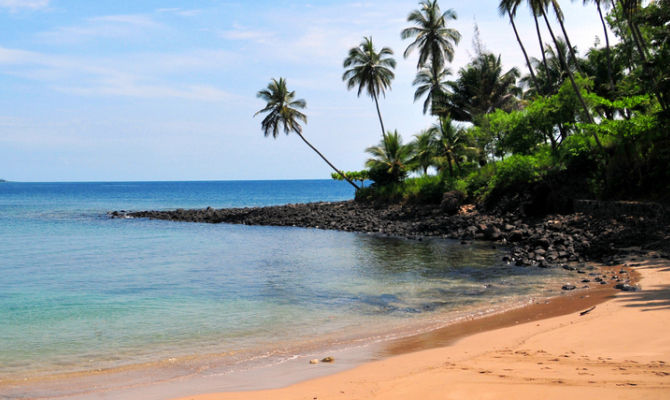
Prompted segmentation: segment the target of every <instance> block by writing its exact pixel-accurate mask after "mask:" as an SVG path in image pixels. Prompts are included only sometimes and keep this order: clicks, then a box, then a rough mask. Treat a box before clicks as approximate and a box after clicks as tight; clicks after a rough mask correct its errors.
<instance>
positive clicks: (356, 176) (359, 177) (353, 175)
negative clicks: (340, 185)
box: [330, 169, 370, 184]
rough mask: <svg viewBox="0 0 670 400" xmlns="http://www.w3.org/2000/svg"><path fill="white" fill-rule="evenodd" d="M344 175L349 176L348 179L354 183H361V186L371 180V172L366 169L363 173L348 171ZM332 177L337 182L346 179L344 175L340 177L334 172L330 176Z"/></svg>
mask: <svg viewBox="0 0 670 400" xmlns="http://www.w3.org/2000/svg"><path fill="white" fill-rule="evenodd" d="M344 175H346V176H347V178H349V179H351V180H352V181H358V182H361V184H362V183H363V182H365V181H367V180H368V179H370V172H369V171H368V170H366V169H364V170H362V171H346V172H344ZM330 177H331V178H332V179H334V180H336V181H343V180H344V178H343V177H342V175H340V174H339V173H338V172H333V173H331V174H330Z"/></svg>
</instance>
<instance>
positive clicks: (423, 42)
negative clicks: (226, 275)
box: [259, 0, 670, 209]
mask: <svg viewBox="0 0 670 400" xmlns="http://www.w3.org/2000/svg"><path fill="white" fill-rule="evenodd" d="M560 3H561V2H559V1H558V0H527V1H522V0H500V1H499V4H498V11H499V13H500V16H501V17H503V18H505V19H506V20H507V21H508V22H509V24H510V26H511V29H512V30H513V31H514V34H515V37H516V40H517V43H518V45H519V47H520V48H521V50H522V53H523V55H524V60H525V68H524V71H523V72H522V71H520V70H518V69H516V68H512V69H505V68H504V67H503V60H502V56H501V55H500V54H496V53H495V52H491V51H488V50H486V49H485V48H484V46H483V45H482V44H481V42H479V41H478V39H477V40H476V41H475V52H474V55H473V56H472V57H471V60H470V62H469V63H468V64H467V65H466V66H464V67H462V68H460V69H458V71H457V72H456V74H455V75H453V76H452V72H451V69H450V68H449V63H450V62H451V61H452V60H453V57H454V53H455V51H456V47H457V46H458V44H459V41H460V37H461V35H460V33H459V32H458V31H457V30H455V29H453V28H451V27H449V24H450V23H451V22H452V21H454V20H455V19H456V18H457V17H456V12H455V11H454V10H452V9H449V10H446V11H444V12H443V11H442V10H441V9H440V6H439V4H438V1H437V0H422V1H421V2H420V3H419V8H418V9H416V10H413V11H411V12H410V13H409V15H408V17H407V22H408V24H409V25H410V26H409V27H407V28H406V29H404V30H402V32H401V38H402V39H407V40H411V43H410V44H409V45H408V47H407V48H406V49H405V51H404V56H405V57H409V56H412V54H414V55H415V56H417V59H418V61H417V66H416V77H415V79H414V86H415V88H416V89H415V94H414V101H419V100H421V107H422V110H423V112H424V114H425V113H428V112H429V113H430V114H431V116H432V117H431V118H434V123H433V124H432V125H431V126H428V127H426V129H424V130H422V131H421V132H418V133H415V134H414V135H413V136H411V137H412V140H411V141H410V142H407V143H404V142H403V140H402V136H401V135H400V133H398V131H397V130H386V129H385V128H384V124H383V121H382V118H381V113H380V112H379V102H378V98H379V96H380V95H383V94H384V93H385V91H386V90H390V85H391V81H392V80H393V78H394V73H393V69H394V67H395V65H396V64H395V60H394V59H393V58H392V55H393V51H392V50H391V49H390V48H388V47H383V48H382V49H381V50H380V51H377V50H376V49H375V47H374V45H373V43H372V40H371V39H370V38H364V40H363V41H362V42H361V43H360V44H359V45H358V46H357V47H354V48H352V49H351V50H350V51H349V54H348V56H347V57H346V58H345V60H344V67H345V72H344V75H343V80H344V81H345V82H346V83H347V87H348V88H349V89H353V88H357V90H358V95H359V96H360V94H361V93H363V92H364V91H365V92H366V94H368V95H369V96H370V97H372V99H373V100H374V102H375V106H376V108H377V114H378V117H379V121H380V125H381V129H382V139H381V141H380V142H379V143H378V144H377V145H374V146H371V147H369V148H367V149H366V152H367V153H368V154H369V155H370V158H369V159H368V160H367V162H366V163H365V167H366V169H365V170H363V171H354V172H350V173H347V174H345V173H343V172H340V171H339V170H337V169H335V168H334V167H333V168H334V169H335V170H336V172H335V173H334V174H333V177H334V178H336V179H350V178H347V175H351V177H352V178H353V179H356V180H357V181H359V182H361V185H360V186H361V188H360V189H359V190H358V191H357V199H360V200H364V201H365V200H367V201H376V202H388V201H405V202H439V201H440V199H441V197H442V193H444V192H446V191H453V190H458V191H461V192H463V194H464V195H466V196H468V197H469V198H470V199H471V200H476V201H481V202H483V203H484V204H489V205H490V204H497V202H499V201H500V199H503V198H506V196H507V197H520V196H521V197H522V196H524V195H526V196H531V197H533V196H534V197H535V198H536V200H537V198H538V197H539V198H541V199H543V201H545V205H547V207H545V209H549V208H551V207H555V206H557V205H560V204H564V203H562V202H561V199H563V198H568V197H573V198H574V197H578V196H584V197H595V198H616V199H654V200H659V201H663V202H670V167H668V166H670V134H669V131H668V122H669V121H670V112H669V111H668V101H669V99H670V29H668V26H670V0H657V1H653V2H649V3H642V2H640V1H636V0H630V1H629V0H617V1H602V0H584V1H583V5H584V6H585V7H588V8H586V9H585V12H591V13H592V14H593V18H594V23H598V24H600V25H602V27H603V37H604V39H605V43H604V44H601V43H600V42H599V41H596V43H594V44H593V46H592V47H591V48H589V49H586V50H585V51H582V52H580V49H578V48H577V47H575V46H574V45H573V44H572V43H571V41H570V32H568V30H567V28H566V25H565V19H566V16H565V15H564V14H563V11H562V9H561V4H560ZM522 6H525V7H522ZM523 9H525V10H526V11H529V12H530V14H531V16H532V17H533V20H534V23H535V27H534V28H535V33H536V34H537V38H527V37H521V36H520V35H519V32H518V30H517V25H516V18H517V15H518V13H519V12H521V11H522V10H523ZM475 29H476V28H475ZM547 39H548V40H547ZM528 40H532V41H535V40H537V41H538V43H539V44H540V54H529V52H528V50H527V49H528V48H529V47H528V46H527V45H528V43H526V41H528ZM281 82H284V81H283V80H281V79H280V81H274V80H273V83H271V85H270V86H268V89H267V90H266V91H262V92H263V94H261V92H259V96H260V97H262V98H263V99H264V100H266V101H268V106H267V107H266V108H264V109H263V110H261V112H268V116H267V117H266V119H265V120H263V123H262V128H263V130H264V131H265V133H266V135H268V134H269V133H270V134H272V135H273V136H275V137H276V135H277V129H278V124H280V123H281V124H283V125H282V126H283V128H284V130H285V132H286V133H288V132H289V131H293V132H296V133H297V134H298V135H299V136H300V137H301V138H303V137H302V132H301V129H299V128H300V125H299V122H300V121H302V122H306V119H305V117H304V114H302V113H300V112H299V111H297V110H298V109H302V108H304V101H302V102H301V101H296V100H294V99H293V92H287V91H286V89H285V88H284V89H281V90H284V92H282V93H283V94H281V95H279V97H276V96H275V95H274V94H273V91H274V90H271V86H272V85H275V86H278V85H279V84H280V83H281ZM284 84H285V82H284ZM277 90H280V88H277ZM289 94H290V96H289ZM281 99H283V100H281ZM284 108H285V111H282V110H284ZM291 110H292V111H291ZM266 120H267V123H266ZM408 136H409V135H408ZM303 140H304V138H303ZM305 142H306V141H305ZM306 143H307V142H306ZM308 145H309V143H308ZM310 147H312V146H311V145H310ZM324 160H325V158H324ZM331 166H332V165H331ZM350 182H351V180H350ZM364 182H368V183H371V184H369V185H367V186H365V185H363V183H364ZM351 183H352V184H353V182H351ZM559 208H560V207H559Z"/></svg>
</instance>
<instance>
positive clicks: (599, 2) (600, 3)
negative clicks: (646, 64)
mask: <svg viewBox="0 0 670 400" xmlns="http://www.w3.org/2000/svg"><path fill="white" fill-rule="evenodd" d="M582 2H583V3H584V4H587V3H595V5H596V9H597V10H598V15H599V16H600V23H601V24H602V26H603V33H604V34H605V48H606V49H607V50H606V51H607V79H608V80H609V84H610V91H613V90H614V77H613V74H612V50H611V49H610V37H609V34H608V33H607V23H606V22H605V17H604V16H603V10H602V9H603V8H609V7H610V5H611V3H609V2H607V1H605V0H582Z"/></svg>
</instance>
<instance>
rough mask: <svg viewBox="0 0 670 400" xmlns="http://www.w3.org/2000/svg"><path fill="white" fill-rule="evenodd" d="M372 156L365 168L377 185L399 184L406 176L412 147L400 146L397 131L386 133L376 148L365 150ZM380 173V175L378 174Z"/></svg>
mask: <svg viewBox="0 0 670 400" xmlns="http://www.w3.org/2000/svg"><path fill="white" fill-rule="evenodd" d="M365 151H366V152H367V153H369V154H370V155H372V158H370V159H368V160H367V161H366V163H365V166H366V167H367V168H369V169H370V171H371V177H372V179H373V180H375V182H378V183H382V184H383V183H394V182H400V181H401V180H402V179H403V178H404V177H405V176H406V175H407V171H408V169H409V164H410V162H411V157H412V152H413V146H412V145H411V144H407V145H405V144H402V138H401V137H400V135H399V134H398V131H397V130H396V131H393V132H388V133H387V134H386V135H384V138H383V139H382V141H381V142H380V143H379V144H378V145H377V146H372V147H368V148H367V149H365ZM378 172H381V175H380V174H378Z"/></svg>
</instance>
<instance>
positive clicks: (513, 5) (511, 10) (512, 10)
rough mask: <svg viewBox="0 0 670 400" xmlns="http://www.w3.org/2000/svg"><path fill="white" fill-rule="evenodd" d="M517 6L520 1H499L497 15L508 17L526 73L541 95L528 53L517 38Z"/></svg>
mask: <svg viewBox="0 0 670 400" xmlns="http://www.w3.org/2000/svg"><path fill="white" fill-rule="evenodd" d="M519 4H521V0H501V1H500V4H499V5H498V13H499V14H500V15H501V16H503V15H505V14H506V15H507V16H508V17H509V23H510V24H512V29H514V36H516V41H517V42H519V47H521V51H522V52H523V58H524V59H525V60H526V66H528V71H529V72H530V77H531V80H532V81H533V86H534V87H535V90H536V91H537V93H541V91H542V90H541V88H540V86H539V85H538V82H537V78H536V77H535V71H533V66H532V65H531V63H530V59H529V58H528V53H526V47H525V46H524V45H523V42H522V41H521V37H520V36H519V32H518V31H517V29H516V24H515V23H514V17H515V16H516V10H517V8H518V7H519Z"/></svg>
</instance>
